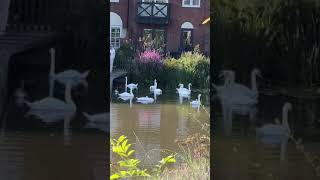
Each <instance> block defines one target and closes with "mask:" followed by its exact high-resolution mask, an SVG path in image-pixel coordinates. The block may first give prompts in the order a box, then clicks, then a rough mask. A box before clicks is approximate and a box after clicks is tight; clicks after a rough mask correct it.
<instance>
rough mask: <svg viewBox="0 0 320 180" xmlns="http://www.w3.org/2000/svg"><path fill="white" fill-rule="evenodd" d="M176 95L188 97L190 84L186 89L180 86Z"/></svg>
mask: <svg viewBox="0 0 320 180" xmlns="http://www.w3.org/2000/svg"><path fill="white" fill-rule="evenodd" d="M178 93H179V94H180V95H182V96H186V95H190V94H191V83H189V84H188V89H187V88H184V87H183V86H181V87H180V88H179V89H178Z"/></svg>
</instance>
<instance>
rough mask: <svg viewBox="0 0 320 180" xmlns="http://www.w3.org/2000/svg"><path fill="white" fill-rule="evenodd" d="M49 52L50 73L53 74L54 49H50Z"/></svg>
mask: <svg viewBox="0 0 320 180" xmlns="http://www.w3.org/2000/svg"><path fill="white" fill-rule="evenodd" d="M50 54H51V61H50V63H51V64H50V75H54V71H55V59H56V57H55V56H56V53H55V50H54V49H51V50H50Z"/></svg>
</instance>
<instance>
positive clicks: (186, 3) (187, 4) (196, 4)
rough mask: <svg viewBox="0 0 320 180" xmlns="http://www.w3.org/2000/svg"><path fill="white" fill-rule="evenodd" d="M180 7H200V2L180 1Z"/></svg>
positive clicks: (194, 0) (195, 0) (193, 0)
mask: <svg viewBox="0 0 320 180" xmlns="http://www.w3.org/2000/svg"><path fill="white" fill-rule="evenodd" d="M182 7H200V0H182Z"/></svg>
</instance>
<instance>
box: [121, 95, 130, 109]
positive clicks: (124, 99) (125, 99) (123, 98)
mask: <svg viewBox="0 0 320 180" xmlns="http://www.w3.org/2000/svg"><path fill="white" fill-rule="evenodd" d="M119 99H122V100H123V101H128V100H129V105H130V108H132V100H133V97H119Z"/></svg>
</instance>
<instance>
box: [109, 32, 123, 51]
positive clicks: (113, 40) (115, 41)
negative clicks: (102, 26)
mask: <svg viewBox="0 0 320 180" xmlns="http://www.w3.org/2000/svg"><path fill="white" fill-rule="evenodd" d="M120 34H121V28H120V27H111V32H110V44H111V46H113V47H114V48H115V49H118V48H119V47H120V38H121V37H120Z"/></svg>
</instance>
